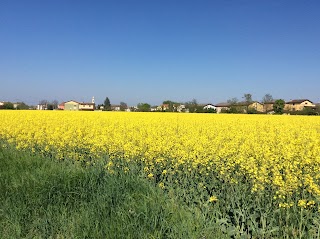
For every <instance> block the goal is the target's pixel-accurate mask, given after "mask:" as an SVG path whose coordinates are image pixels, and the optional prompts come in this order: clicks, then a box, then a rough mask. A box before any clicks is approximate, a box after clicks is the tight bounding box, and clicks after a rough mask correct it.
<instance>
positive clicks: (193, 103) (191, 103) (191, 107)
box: [185, 99, 198, 113]
mask: <svg viewBox="0 0 320 239" xmlns="http://www.w3.org/2000/svg"><path fill="white" fill-rule="evenodd" d="M185 106H186V108H187V109H189V112H190V113H194V112H196V111H197V108H198V101H197V100H196V99H192V100H191V101H188V102H186V103H185Z"/></svg>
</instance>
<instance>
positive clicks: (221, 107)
mask: <svg viewBox="0 0 320 239" xmlns="http://www.w3.org/2000/svg"><path fill="white" fill-rule="evenodd" d="M215 107H216V111H217V113H221V112H223V111H226V110H229V109H230V107H231V104H229V103H219V104H216V105H215Z"/></svg>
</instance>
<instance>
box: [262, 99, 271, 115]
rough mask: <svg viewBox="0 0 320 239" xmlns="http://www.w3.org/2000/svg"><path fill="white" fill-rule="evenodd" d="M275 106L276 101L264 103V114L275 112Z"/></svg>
mask: <svg viewBox="0 0 320 239" xmlns="http://www.w3.org/2000/svg"><path fill="white" fill-rule="evenodd" d="M273 105H274V101H270V102H264V103H263V112H265V113H271V112H273Z"/></svg>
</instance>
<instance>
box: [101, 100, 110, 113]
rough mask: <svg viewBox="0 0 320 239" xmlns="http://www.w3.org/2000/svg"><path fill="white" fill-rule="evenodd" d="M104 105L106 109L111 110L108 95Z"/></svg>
mask: <svg viewBox="0 0 320 239" xmlns="http://www.w3.org/2000/svg"><path fill="white" fill-rule="evenodd" d="M103 106H104V110H108V111H110V110H111V103H110V100H109V98H108V97H106V99H105V100H104V104H103Z"/></svg>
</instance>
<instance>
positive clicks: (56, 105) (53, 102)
mask: <svg viewBox="0 0 320 239" xmlns="http://www.w3.org/2000/svg"><path fill="white" fill-rule="evenodd" d="M51 104H52V106H53V109H58V106H59V101H57V100H53V101H52V102H51Z"/></svg>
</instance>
